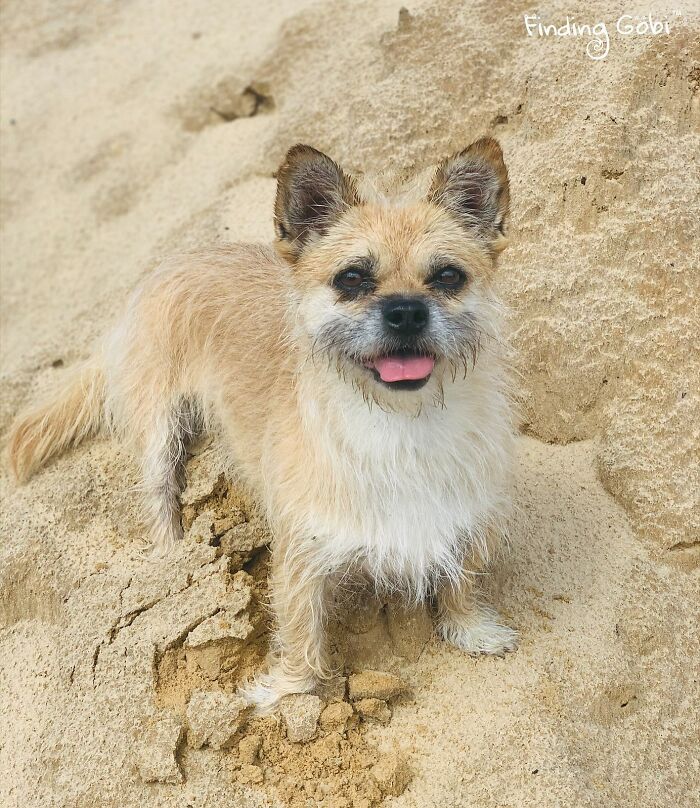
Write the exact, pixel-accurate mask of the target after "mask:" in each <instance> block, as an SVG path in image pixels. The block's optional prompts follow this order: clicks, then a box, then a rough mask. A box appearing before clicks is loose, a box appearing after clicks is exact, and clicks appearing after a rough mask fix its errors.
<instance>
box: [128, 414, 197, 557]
mask: <svg viewBox="0 0 700 808" xmlns="http://www.w3.org/2000/svg"><path fill="white" fill-rule="evenodd" d="M196 430H197V419H196V416H195V412H194V409H193V407H192V406H191V405H190V404H189V402H187V401H186V400H184V399H179V400H177V401H176V402H173V403H171V404H169V405H167V406H163V407H160V408H159V409H158V410H157V411H156V412H154V413H153V414H152V416H151V418H150V419H149V424H148V428H147V430H146V432H145V436H144V451H143V455H142V457H141V477H142V482H141V489H142V494H143V504H144V510H145V517H146V518H145V521H146V523H147V524H148V526H149V528H150V538H151V541H152V543H153V549H154V551H155V553H156V554H158V555H164V554H166V553H167V552H168V551H169V550H171V549H172V548H173V547H174V545H175V543H176V542H177V541H178V540H179V539H180V538H181V537H182V523H181V519H180V494H181V492H182V489H183V487H184V484H185V461H186V460H187V445H188V443H189V441H190V439H191V438H192V436H193V435H194V434H195V432H196Z"/></svg>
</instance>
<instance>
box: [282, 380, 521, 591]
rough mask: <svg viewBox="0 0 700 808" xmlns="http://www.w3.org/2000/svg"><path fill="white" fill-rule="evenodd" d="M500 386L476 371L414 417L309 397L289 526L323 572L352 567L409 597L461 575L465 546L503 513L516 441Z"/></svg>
mask: <svg viewBox="0 0 700 808" xmlns="http://www.w3.org/2000/svg"><path fill="white" fill-rule="evenodd" d="M501 388H502V384H500V378H498V377H497V376H496V377H494V376H493V375H491V374H489V373H487V372H485V371H476V372H474V373H472V374H470V375H469V376H468V377H467V379H466V380H464V381H458V382H457V383H456V384H449V385H448V386H447V387H446V389H445V406H444V408H443V407H440V406H435V405H430V406H426V407H424V408H423V410H422V412H421V414H420V415H418V416H415V415H410V414H406V413H401V412H385V411H383V410H381V409H379V408H378V407H373V408H369V407H368V405H367V404H366V403H365V402H364V401H363V400H362V398H361V397H360V396H359V395H358V394H357V392H356V391H354V390H352V389H351V388H350V387H349V386H347V385H342V384H339V385H338V386H337V387H336V386H335V385H334V389H333V390H331V391H328V396H327V397H326V398H325V400H324V401H323V403H319V402H318V401H315V400H313V399H307V401H308V403H307V404H306V405H305V406H304V412H303V415H302V417H303V421H304V433H305V436H306V440H307V446H308V451H309V453H310V455H311V457H310V458H309V459H310V465H309V468H308V469H306V470H305V475H306V485H305V488H304V493H303V496H302V500H303V501H300V502H298V503H296V507H295V510H297V508H299V509H300V510H303V514H304V516H303V524H299V523H297V527H298V529H303V530H304V531H305V532H306V533H307V534H308V535H313V536H314V537H315V542H316V548H317V551H320V552H321V553H322V554H323V556H324V557H325V561H326V563H327V564H328V565H329V567H330V566H332V567H337V566H342V565H344V564H348V563H360V564H362V565H363V566H364V568H365V569H367V570H368V571H369V572H370V573H371V574H372V575H373V576H374V577H375V579H377V580H378V581H379V582H380V583H382V584H384V585H388V586H400V587H402V588H403V589H404V590H406V591H407V592H408V593H410V594H412V595H414V596H417V597H422V596H424V595H425V594H426V591H427V589H428V588H429V587H430V585H431V583H432V582H433V581H434V580H435V579H436V578H437V577H443V576H448V577H453V576H455V575H458V574H459V568H460V566H461V558H462V555H463V553H464V550H465V546H466V545H468V543H469V542H470V541H476V542H478V541H479V540H480V537H481V536H483V533H484V531H485V529H486V528H487V526H488V524H489V522H490V521H491V520H492V519H493V518H494V517H498V516H500V515H502V513H503V512H504V511H505V509H506V507H507V492H506V487H507V478H508V473H509V471H510V466H511V452H512V446H513V435H512V427H511V417H510V407H509V403H508V400H507V397H506V396H505V395H504V394H503V392H502V390H501ZM297 513H299V511H297Z"/></svg>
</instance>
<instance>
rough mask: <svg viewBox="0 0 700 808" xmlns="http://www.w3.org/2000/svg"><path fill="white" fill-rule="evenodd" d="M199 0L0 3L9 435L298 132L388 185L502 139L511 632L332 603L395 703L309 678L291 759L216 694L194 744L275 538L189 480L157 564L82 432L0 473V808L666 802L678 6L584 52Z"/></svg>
mask: <svg viewBox="0 0 700 808" xmlns="http://www.w3.org/2000/svg"><path fill="white" fill-rule="evenodd" d="M199 6H200V4H192V5H191V7H190V8H188V9H178V12H177V13H174V12H173V10H172V8H171V5H170V4H168V3H164V2H160V0H158V2H149V3H146V2H139V1H138V0H134V2H131V3H129V4H120V5H109V4H100V5H99V6H95V7H94V8H89V9H88V10H86V9H85V6H84V4H82V3H77V2H71V0H62V1H61V2H60V3H52V4H50V5H46V6H45V7H39V6H36V5H35V4H19V3H17V4H14V5H12V4H10V5H8V6H6V7H5V8H4V9H3V15H2V25H3V30H4V43H3V45H4V47H3V54H2V63H1V67H2V84H3V87H2V89H3V94H2V96H3V97H2V115H0V136H1V137H0V148H1V149H2V154H1V156H2V167H3V189H2V190H3V195H2V203H3V224H2V233H1V234H2V245H1V246H2V260H3V267H2V270H3V287H4V288H3V304H2V305H3V309H2V329H3V334H2V366H3V375H2V394H1V396H0V405H1V406H0V428H2V429H3V430H4V429H5V428H6V427H7V425H8V424H9V420H10V417H11V414H12V412H13V411H14V410H15V409H16V407H17V406H18V405H19V404H20V403H21V402H23V401H24V400H26V399H27V398H28V397H29V396H31V395H32V394H33V393H34V392H35V391H36V390H38V389H44V388H46V387H48V386H50V385H51V384H52V383H53V382H54V381H55V380H56V379H58V378H60V375H61V374H62V373H64V372H65V370H66V369H67V368H68V366H70V365H71V364H72V363H73V362H74V361H76V359H78V358H80V357H81V356H83V355H85V353H86V352H87V351H88V350H89V345H90V343H91V342H92V341H93V340H94V339H95V338H96V337H97V336H99V334H100V333H102V331H103V330H104V328H105V325H106V324H107V323H109V322H111V321H112V320H113V318H114V317H115V316H116V315H117V313H118V310H119V305H120V301H121V300H122V299H123V298H124V297H125V295H126V294H127V292H128V290H129V289H130V288H132V287H133V285H134V284H135V283H136V282H137V280H138V279H139V277H141V276H142V274H143V273H144V272H145V271H146V270H147V269H148V268H149V267H151V266H153V264H154V263H155V261H156V260H157V259H158V257H159V256H160V255H162V254H164V253H167V252H171V251H173V250H175V249H180V248H185V247H192V246H197V245H204V244H210V243H212V242H217V241H218V242H221V241H228V240H232V239H240V238H243V239H268V238H270V237H271V235H272V233H271V206H272V197H273V193H274V180H273V179H272V171H273V170H274V168H275V167H276V165H277V163H278V161H279V159H280V157H281V155H282V153H283V151H284V150H285V149H286V147H287V146H288V145H290V144H291V143H293V142H296V141H298V140H308V141H310V142H312V143H314V144H315V145H318V146H319V147H321V148H323V149H325V150H327V151H328V152H330V153H331V154H333V156H334V157H336V158H337V159H338V160H340V161H341V162H345V163H346V164H347V165H348V167H349V168H351V169H360V168H366V169H368V170H376V169H378V168H381V167H384V166H386V165H388V166H389V167H390V168H393V169H401V168H402V167H407V168H408V169H411V170H412V169H414V168H422V167H425V166H427V165H429V164H430V163H431V162H433V161H434V160H435V159H436V158H437V157H439V156H441V155H442V154H444V153H447V152H449V151H451V150H455V149H457V148H460V147H461V146H463V145H465V143H467V142H468V141H469V140H470V139H473V138H475V137H477V136H478V135H480V134H483V133H485V132H490V133H493V134H495V136H497V137H498V138H499V139H500V140H501V142H502V144H503V146H504V150H505V152H506V155H507V159H508V164H509V168H510V171H511V177H512V184H513V200H514V201H513V209H514V217H513V228H512V231H513V244H512V247H511V248H510V249H509V250H508V251H507V252H506V253H505V254H504V257H503V262H502V267H501V271H500V278H501V280H500V284H501V292H502V295H503V297H504V299H505V300H506V302H507V303H508V304H509V305H510V306H511V308H512V323H513V331H514V339H515V343H516V347H517V349H518V352H519V357H520V358H519V369H520V371H521V373H522V385H523V399H524V401H523V406H524V413H525V421H526V431H527V436H524V437H523V438H522V440H521V445H520V466H519V472H518V479H517V486H516V504H517V506H518V515H517V518H516V519H515V521H514V525H513V535H512V551H511V553H510V555H509V557H508V558H507V560H506V562H505V563H504V564H503V566H502V567H501V569H500V570H499V571H498V573H497V574H496V575H495V576H494V578H493V580H491V581H490V586H491V588H492V590H493V594H494V597H495V598H496V599H497V600H498V602H499V604H500V605H501V608H502V610H503V612H504V613H505V615H506V616H507V618H508V619H509V620H510V621H511V622H512V624H513V625H516V626H517V627H518V628H519V630H520V631H521V633H522V645H521V648H520V650H519V651H518V652H517V654H514V655H510V656H508V657H507V658H505V659H482V660H474V659H471V658H468V657H465V656H464V655H462V654H460V653H458V652H457V651H455V650H452V649H448V648H445V647H443V646H441V645H439V644H438V643H436V642H435V641H434V640H432V639H430V638H429V637H428V636H427V628H426V626H427V623H426V621H425V616H421V615H405V614H402V613H401V612H400V611H397V610H396V609H395V608H394V607H393V606H392V605H390V604H389V605H387V604H373V605H372V604H370V605H369V606H366V608H364V609H362V610H361V611H357V610H356V611H354V612H353V613H352V615H351V616H348V617H347V618H346V619H345V623H346V625H345V626H344V627H343V630H342V631H340V632H338V637H339V640H338V643H337V645H338V648H337V653H338V658H339V660H341V659H342V661H344V663H345V667H346V669H347V672H348V673H351V672H352V671H357V670H362V669H373V670H382V671H387V672H390V673H392V674H395V675H397V676H400V677H401V679H402V680H404V681H405V682H406V683H407V684H408V685H409V686H410V692H409V693H408V694H404V695H399V696H396V697H392V699H391V700H390V703H389V705H388V706H387V705H384V706H383V702H382V703H364V704H362V701H363V700H362V699H356V700H355V701H353V704H354V707H351V706H350V702H351V701H352V699H350V698H349V696H346V697H345V698H344V699H343V698H341V694H339V693H335V694H333V693H331V694H328V697H327V699H326V700H325V702H324V704H323V705H316V706H318V707H319V708H320V710H319V715H318V721H317V722H315V723H313V722H314V721H315V718H314V710H315V709H316V706H314V704H310V703H309V704H306V705H295V706H294V710H293V711H292V712H290V714H289V722H290V724H289V726H293V727H294V729H293V731H292V734H294V732H296V733H298V734H299V737H307V736H313V738H310V740H309V742H308V743H305V744H303V743H294V742H292V741H290V740H289V739H288V738H286V737H285V736H286V734H287V732H288V727H287V729H285V725H284V722H281V723H280V725H279V726H278V725H277V724H276V723H275V722H268V723H265V722H263V723H260V724H256V723H255V721H252V722H248V720H247V718H246V717H245V716H239V715H238V713H236V705H235V703H231V702H226V709H225V710H219V711H218V712H222V713H223V714H224V716H225V717H226V718H227V721H228V723H226V722H224V723H223V724H221V725H217V726H216V727H213V728H212V727H209V728H208V729H206V728H205V730H206V732H207V733H209V734H208V735H206V734H200V735H197V734H196V733H194V732H192V731H191V726H190V722H189V719H188V716H187V705H188V702H190V701H191V698H192V694H193V693H195V694H201V693H202V692H203V693H211V692H221V693H223V694H229V695H230V694H231V693H232V692H233V690H234V689H235V684H236V682H237V681H238V680H239V679H240V677H242V676H244V675H246V674H247V673H248V672H249V671H252V670H253V669H254V668H255V667H256V666H257V665H258V664H259V663H260V659H261V656H262V653H263V652H264V640H265V633H264V613H263V611H262V608H261V606H260V602H261V599H262V598H263V596H264V592H263V580H264V564H265V550H264V548H263V547H262V543H263V540H264V529H263V528H262V527H260V526H259V525H258V526H257V527H255V529H250V528H249V527H245V525H250V518H251V513H252V511H253V508H252V504H251V503H247V502H246V501H244V500H243V499H242V498H241V497H240V494H239V493H238V492H236V491H235V490H230V489H229V487H228V485H227V483H226V482H225V481H222V482H220V481H219V476H218V473H215V479H214V483H215V485H213V486H209V482H211V480H210V479H209V478H208V477H207V474H203V475H202V476H201V477H200V480H201V482H202V487H201V488H199V489H197V487H196V480H197V477H196V474H193V480H192V482H191V485H190V495H191V501H189V502H188V503H186V519H187V520H188V526H189V525H191V530H190V534H189V538H188V543H187V544H186V545H185V546H183V548H182V550H181V555H180V556H179V557H176V558H172V559H169V560H166V561H164V562H159V564H160V565H157V566H150V567H149V566H147V565H145V564H144V562H143V560H142V559H140V558H139V557H138V556H137V555H136V553H135V546H136V544H137V542H138V539H139V537H140V529H139V526H138V523H137V521H136V519H135V508H134V498H133V494H132V492H131V491H130V488H131V486H132V485H133V483H134V481H135V472H134V468H133V466H132V464H131V461H130V460H129V458H127V457H125V456H124V455H123V454H121V453H120V452H119V450H118V448H117V447H116V446H115V445H114V444H111V443H107V442H104V441H96V442H94V443H92V444H90V445H89V446H86V447H83V448H82V449H81V450H79V451H78V452H76V453H74V454H73V455H71V456H69V457H66V458H64V459H61V460H59V461H58V462H56V463H54V464H52V465H51V466H50V467H49V468H48V469H47V470H46V471H45V472H43V473H42V474H40V475H39V476H38V477H37V478H36V479H35V480H34V481H32V482H31V483H30V484H29V485H28V486H26V487H25V488H22V489H15V487H14V486H13V485H12V483H11V482H10V481H9V480H8V478H7V477H6V476H4V472H3V477H2V479H1V480H0V499H1V502H2V516H1V520H2V521H1V523H0V524H1V525H2V541H1V542H0V700H1V701H2V703H3V704H9V705H11V709H9V710H2V711H0V801H2V803H3V804H7V805H18V806H19V805H21V806H26V805H37V806H39V805H41V806H44V805H47V806H48V805H53V806H69V805H70V806H74V805H80V806H88V805H100V806H111V805H115V806H116V805H119V806H126V807H127V808H128V806H142V805H146V804H148V805H150V804H155V805H163V806H176V805H178V806H179V805H183V804H191V805H205V804H206V805H222V806H223V805H227V806H229V805H241V806H248V805H251V806H252V805H262V804H265V802H264V801H265V800H266V799H271V798H273V797H274V795H275V794H276V795H278V797H279V798H280V799H281V800H282V802H283V804H284V803H286V804H292V805H295V806H296V805H302V806H305V805H306V804H314V805H316V804H320V805H325V806H326V807H327V808H341V806H343V805H345V806H348V805H351V806H353V808H361V806H362V805H363V802H362V800H366V801H368V803H369V804H372V803H374V802H377V801H378V800H379V799H381V798H382V795H383V794H391V793H392V791H396V792H398V791H401V790H402V788H403V787H405V786H406V784H407V782H408V779H409V777H410V778H411V779H410V784H408V787H407V788H406V790H405V791H403V794H402V795H401V796H399V797H396V798H394V802H393V803H392V804H394V805H397V806H398V805H403V806H432V805H444V806H460V807H461V806H466V805H472V804H474V805H479V806H496V805H499V806H500V805H513V806H516V805H517V806H538V808H539V807H540V806H543V805H557V804H561V805H567V806H569V805H577V806H578V805H582V806H585V805H591V806H597V805H610V804H613V805H630V806H632V805H634V806H639V805H647V804H648V805H655V806H678V805H683V804H686V803H687V802H688V800H689V799H690V796H691V795H692V794H694V793H696V791H697V787H698V780H699V778H700V761H699V760H698V754H697V749H696V744H695V743H694V741H695V740H696V732H695V730H696V728H697V726H698V723H699V722H700V716H699V715H698V706H697V705H698V704H699V703H700V698H699V696H700V693H699V692H698V684H697V676H696V675H695V670H696V667H697V665H694V662H697V660H698V658H699V654H700V647H699V646H700V641H699V639H698V631H697V626H698V618H699V617H700V614H699V606H698V600H699V599H698V597H697V593H698V561H699V556H700V549H699V545H698V544H697V541H698V535H700V525H699V524H698V518H699V514H700V508H699V507H698V500H697V495H698V489H699V488H700V486H699V485H698V480H697V468H696V467H694V466H693V464H692V462H691V461H692V457H693V451H694V450H695V451H697V446H698V430H699V429H700V427H699V426H698V424H699V423H700V418H699V417H698V391H697V383H695V385H693V380H696V379H697V378H698V373H699V368H698V357H697V352H696V349H694V342H693V340H694V339H696V338H697V320H698V311H697V305H698V304H697V300H698V288H697V287H698V280H697V277H698V276H697V268H696V266H695V265H694V264H693V263H692V260H691V254H692V247H693V244H694V243H697V236H698V224H697V221H698V218H697V194H698V189H699V185H700V180H699V179H698V173H697V167H696V166H695V168H693V164H692V162H691V158H692V155H695V154H697V153H698V152H699V151H700V149H699V146H700V143H699V138H698V118H699V106H700V101H699V98H700V95H699V91H698V88H699V82H700V65H698V63H697V61H693V53H692V48H693V44H694V43H695V42H696V41H697V37H698V34H699V33H700V20H699V19H698V18H697V16H696V17H695V18H693V17H690V16H684V17H682V19H681V20H678V21H677V22H676V23H675V24H674V25H673V26H672V30H671V33H670V34H669V35H668V36H665V37H661V36H659V37H656V38H653V39H644V38H625V39H624V41H623V40H617V41H614V42H613V46H612V47H611V50H610V54H609V56H608V58H607V59H606V60H605V61H604V62H600V63H594V62H592V61H591V60H589V59H587V58H586V57H585V56H583V53H582V49H583V43H580V42H573V41H556V42H555V41H543V42H538V43H534V42H533V41H531V40H528V39H527V38H526V37H525V35H524V31H523V27H522V20H521V17H520V11H521V10H520V9H519V8H515V7H514V6H513V5H512V4H509V3H507V4H498V5H496V4H494V6H493V8H489V7H488V6H487V5H486V4H484V6H480V7H479V8H477V9H473V8H471V9H470V8H469V7H468V6H467V5H466V4H464V3H462V2H446V0H439V1H438V2H436V3H433V4H431V7H430V8H423V7H422V6H421V4H419V3H415V4H411V5H410V6H409V12H403V13H401V14H399V7H400V3H381V4H373V6H372V10H371V12H368V13H365V14H363V13H362V12H361V11H358V10H357V7H356V6H351V5H350V4H341V3H334V2H324V3H321V4H319V5H317V6H310V5H309V4H307V3H304V2H298V3H285V8H284V11H283V10H282V9H281V8H280V7H279V4H272V3H271V4H269V6H266V5H265V4H263V5H261V4H260V3H259V2H256V3H248V2H239V3H236V4H235V8H234V7H233V4H231V3H228V2H222V3H220V4H217V3H212V4H207V8H206V9H204V10H203V9H202V8H201V7H199ZM674 8H676V6H675V5H674ZM681 8H682V4H681ZM682 10H683V9H682ZM686 10H688V11H689V10H690V5H689V6H688V9H686ZM550 11H551V13H552V15H553V16H559V17H561V18H562V19H563V18H565V17H566V14H567V13H571V9H569V8H566V7H564V6H560V5H555V6H551V7H550ZM669 13H670V12H669ZM586 14H587V16H588V17H590V18H591V19H598V18H602V19H605V18H606V14H608V11H607V10H606V9H604V8H602V7H601V6H600V5H599V4H594V6H592V7H590V6H589V8H588V11H587V12H586ZM693 200H695V202H693ZM560 444H566V445H560ZM207 462H208V461H207ZM193 463H194V466H195V468H196V466H197V464H198V463H199V464H204V463H205V461H204V460H201V459H200V458H195V460H194V461H193ZM198 491H199V493H197V492H198ZM212 491H213V494H212ZM192 492H194V494H193V493H192ZM224 500H225V502H224ZM188 508H189V509H190V510H188ZM207 511H211V512H212V513H213V518H214V520H215V521H214V522H209V519H210V517H208V516H206V513H207ZM218 511H220V512H218ZM202 514H204V517H203V518H199V521H197V518H198V517H201V516H202ZM239 517H240V520H239ZM252 518H253V522H255V518H254V516H253V517H252ZM226 519H229V520H231V521H230V522H224V521H222V520H226ZM216 520H218V523H217V521H216ZM234 523H235V524H234ZM242 526H243V527H242ZM219 531H221V532H220V535H219V536H216V535H215V534H216V533H217V532H219ZM207 532H208V533H209V535H207ZM212 545H218V547H216V546H212ZM242 566H245V570H244V571H243V572H240V571H239V570H240V568H241V567H242ZM237 576H238V577H237ZM245 576H250V579H248V578H247V577H245ZM248 591H250V596H248V594H246V593H247V592H248ZM241 604H242V605H241ZM340 639H342V642H341V641H340ZM197 698H201V695H198V696H197ZM370 700H371V697H367V698H365V699H364V701H365V702H368V701H370ZM381 701H382V700H380V702H381ZM326 704H327V706H325V705H326ZM343 705H345V706H343ZM290 709H291V708H290ZM321 710H322V712H321ZM349 710H351V711H352V712H348V711H349ZM218 712H217V714H218ZM309 715H311V716H312V718H309ZM312 719H313V721H312ZM236 722H239V723H238V724H237V723H236ZM312 724H313V726H312ZM214 730H216V732H214ZM202 739H204V740H203V742H202V744H200V743H199V742H200V740H202ZM217 746H221V747H223V748H222V749H216V748H214V747H217ZM376 749H378V750H380V752H376V751H374V750H376ZM171 750H172V751H171ZM379 755H384V757H383V758H382V765H381V766H380V767H379V768H377V769H376V770H375V771H374V773H372V767H373V766H375V764H376V763H377V757H378V756H379ZM333 761H336V762H337V763H338V765H337V766H335V767H333V766H331V765H330V763H332V762H333ZM341 764H342V766H341ZM409 770H410V771H409ZM338 772H340V774H339V773H338ZM145 781H149V782H145ZM319 781H320V782H322V784H323V785H322V787H319V786H318V784H317V783H318V782H319ZM349 783H351V784H353V785H352V788H351V787H349V785H348V784H349ZM380 783H382V784H383V786H382V787H380ZM353 789H354V790H353ZM343 800H345V803H343ZM309 801H310V802H309ZM364 804H365V805H366V804H367V803H364Z"/></svg>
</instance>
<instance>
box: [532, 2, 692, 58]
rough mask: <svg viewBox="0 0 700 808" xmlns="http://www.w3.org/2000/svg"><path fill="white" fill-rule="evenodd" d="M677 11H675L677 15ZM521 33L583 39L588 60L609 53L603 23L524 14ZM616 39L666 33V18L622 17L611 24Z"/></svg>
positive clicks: (608, 36) (608, 38)
mask: <svg viewBox="0 0 700 808" xmlns="http://www.w3.org/2000/svg"><path fill="white" fill-rule="evenodd" d="M679 14H680V12H676V15H679ZM523 21H524V22H525V30H526V31H527V35H528V36H536V37H549V36H554V37H578V38H587V39H588V42H587V43H586V56H588V57H589V58H590V59H595V60H596V61H598V60H599V59H605V57H606V56H607V55H608V53H609V52H610V34H609V32H608V26H607V24H606V23H605V22H602V21H601V22H595V23H579V22H576V21H575V20H572V19H571V18H570V17H567V18H566V22H564V23H559V24H558V25H557V24H554V23H545V22H543V21H542V19H541V18H540V17H539V16H538V15H537V14H524V15H523ZM614 28H615V31H617V33H618V34H619V35H620V36H658V35H659V34H670V33H671V24H670V22H669V21H668V20H667V19H656V18H655V17H654V16H653V15H651V14H647V15H646V16H644V17H638V16H635V15H633V14H622V15H621V16H620V17H618V18H617V20H616V21H615V24H614Z"/></svg>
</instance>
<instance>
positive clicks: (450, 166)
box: [428, 137, 510, 250]
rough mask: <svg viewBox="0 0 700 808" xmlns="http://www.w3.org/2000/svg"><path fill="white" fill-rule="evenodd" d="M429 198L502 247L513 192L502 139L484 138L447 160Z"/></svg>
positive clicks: (439, 168)
mask: <svg viewBox="0 0 700 808" xmlns="http://www.w3.org/2000/svg"><path fill="white" fill-rule="evenodd" d="M428 198H429V200H430V201H431V202H434V203H435V204H436V205H441V206H442V207H444V208H446V209H447V210H449V211H450V213H452V214H453V215H454V216H455V217H456V218H457V219H458V220H459V221H460V222H461V223H462V225H463V226H464V227H466V228H467V229H469V230H472V231H474V233H475V234H477V235H479V236H480V237H482V238H484V239H486V240H487V241H489V242H490V244H491V246H492V248H495V249H496V250H498V249H499V248H502V247H501V244H502V246H505V240H504V239H503V234H504V231H505V225H506V220H507V217H508V203H509V201H510V192H509V188H508V170H507V169H506V166H505V163H504V162H503V152H502V151H501V147H500V146H499V144H498V141H496V140H494V139H493V138H491V137H482V138H481V139H480V140H477V141H475V142H474V143H472V144H471V146H467V148H466V149H464V151H461V152H459V153H458V154H455V155H453V156H452V157H448V158H447V159H446V160H443V162H442V163H440V165H439V166H438V168H437V171H436V173H435V178H434V179H433V184H432V186H431V188H430V192H429V194H428Z"/></svg>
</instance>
